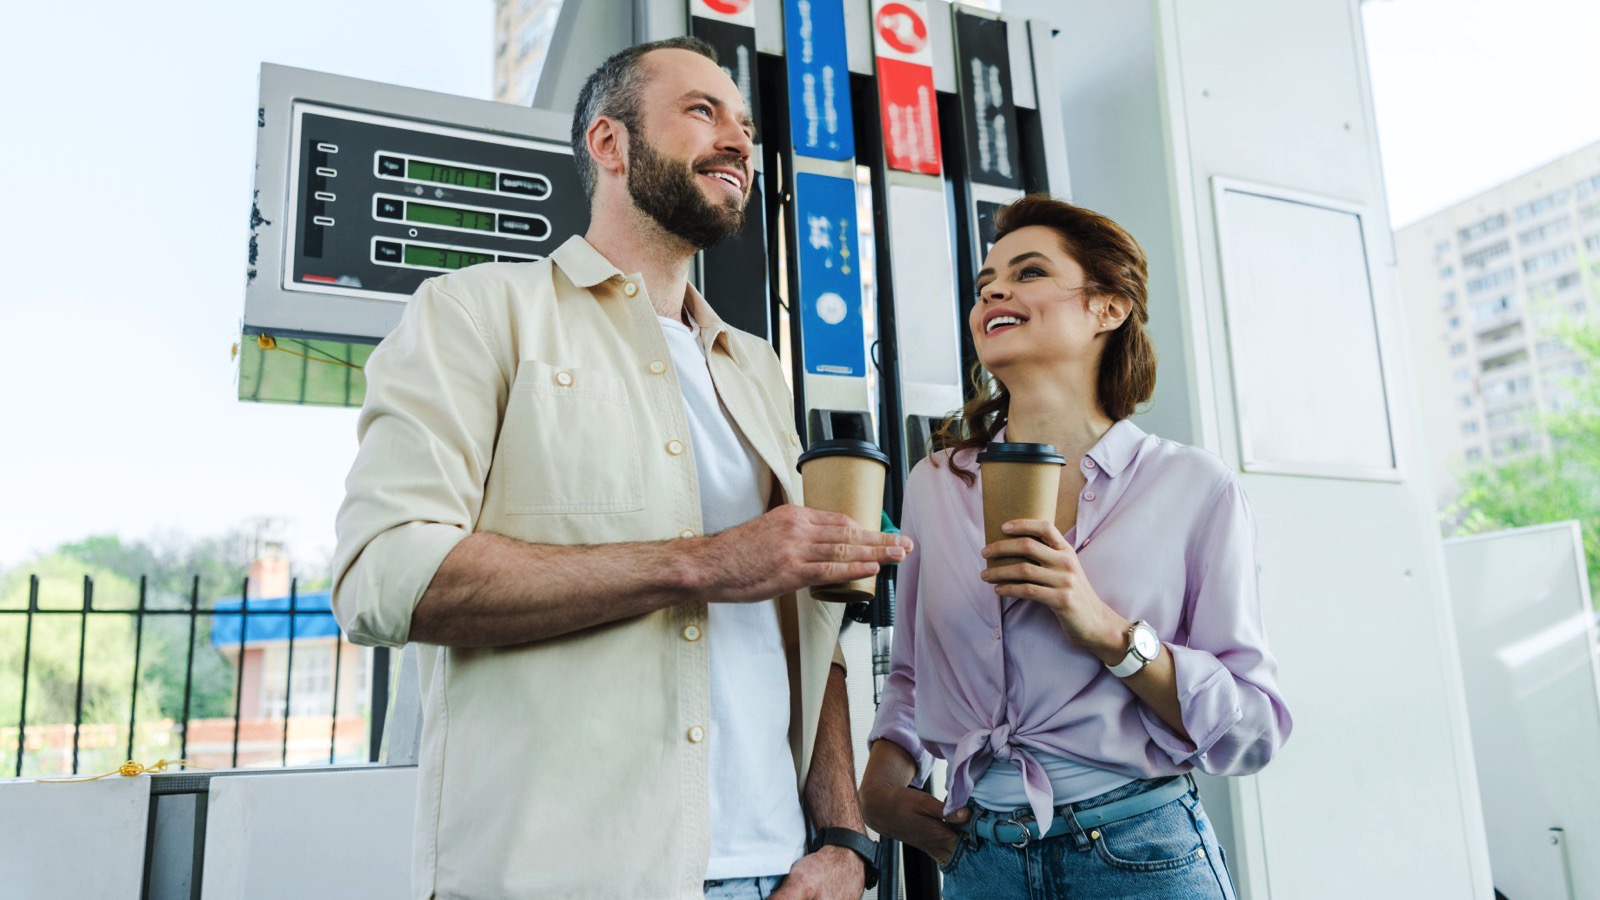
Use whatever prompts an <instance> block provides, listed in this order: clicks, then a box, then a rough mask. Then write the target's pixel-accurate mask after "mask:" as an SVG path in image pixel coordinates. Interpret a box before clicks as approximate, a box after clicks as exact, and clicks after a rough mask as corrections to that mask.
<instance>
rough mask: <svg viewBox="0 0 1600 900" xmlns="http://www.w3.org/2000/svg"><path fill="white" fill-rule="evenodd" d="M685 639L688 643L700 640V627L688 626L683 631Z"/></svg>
mask: <svg viewBox="0 0 1600 900" xmlns="http://www.w3.org/2000/svg"><path fill="white" fill-rule="evenodd" d="M683 639H684V640H686V641H698V640H700V626H698V625H686V626H684V629H683Z"/></svg>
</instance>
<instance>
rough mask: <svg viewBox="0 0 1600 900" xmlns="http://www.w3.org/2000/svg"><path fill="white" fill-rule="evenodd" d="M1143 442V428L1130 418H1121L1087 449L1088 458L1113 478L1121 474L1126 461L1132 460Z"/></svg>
mask: <svg viewBox="0 0 1600 900" xmlns="http://www.w3.org/2000/svg"><path fill="white" fill-rule="evenodd" d="M1143 442H1144V429H1142V428H1140V427H1139V426H1137V425H1135V424H1133V420H1132V419H1122V420H1120V421H1117V422H1115V423H1113V424H1112V426H1111V427H1110V428H1109V429H1107V430H1106V433H1105V434H1103V435H1101V436H1100V441H1099V442H1098V443H1096V444H1095V445H1094V447H1092V448H1091V449H1090V450H1089V458H1090V459H1092V460H1094V461H1095V464H1096V465H1098V466H1099V467H1100V471H1102V472H1104V473H1106V474H1107V475H1109V476H1111V477H1112V478H1115V477H1117V476H1118V475H1120V474H1122V470H1123V469H1126V468H1127V467H1128V463H1131V462H1133V457H1134V455H1135V454H1137V453H1138V452H1139V445H1140V444H1141V443H1143Z"/></svg>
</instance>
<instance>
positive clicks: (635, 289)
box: [622, 281, 639, 297]
mask: <svg viewBox="0 0 1600 900" xmlns="http://www.w3.org/2000/svg"><path fill="white" fill-rule="evenodd" d="M622 292H623V293H624V294H627V295H628V296H629V297H632V296H633V295H634V294H637V293H639V286H638V285H637V284H634V283H633V282H631V281H624V282H623V283H622Z"/></svg>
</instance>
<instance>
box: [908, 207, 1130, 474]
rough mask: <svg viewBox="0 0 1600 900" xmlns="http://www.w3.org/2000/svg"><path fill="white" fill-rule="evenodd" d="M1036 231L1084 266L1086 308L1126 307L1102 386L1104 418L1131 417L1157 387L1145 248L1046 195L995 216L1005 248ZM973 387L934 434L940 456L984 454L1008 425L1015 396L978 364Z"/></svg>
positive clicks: (1102, 220) (1107, 354) (1106, 357)
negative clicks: (1100, 301)
mask: <svg viewBox="0 0 1600 900" xmlns="http://www.w3.org/2000/svg"><path fill="white" fill-rule="evenodd" d="M1031 225H1042V226H1044V227H1045V228H1049V229H1051V230H1052V231H1054V232H1055V233H1056V234H1057V236H1059V237H1060V239H1061V248H1062V249H1063V250H1065V251H1066V252H1067V253H1068V255H1070V256H1071V257H1072V258H1073V259H1075V260H1077V262H1078V265H1080V266H1082V267H1083V278H1084V286H1085V288H1087V290H1085V291H1084V292H1083V294H1084V299H1083V302H1084V303H1088V302H1089V297H1090V296H1091V295H1094V296H1100V297H1113V298H1117V299H1121V300H1124V301H1126V302H1127V304H1128V310H1129V311H1128V318H1127V320H1126V321H1124V322H1123V323H1122V324H1121V325H1120V326H1118V328H1117V329H1116V330H1115V331H1114V332H1112V333H1111V334H1110V335H1109V336H1108V337H1107V339H1106V346H1105V350H1104V352H1103V353H1102V355H1101V357H1100V375H1099V378H1098V381H1097V385H1096V394H1097V397H1098V399H1099V401H1100V406H1101V408H1102V409H1104V410H1105V413H1106V415H1108V416H1110V417H1111V419H1112V421H1119V420H1121V419H1126V418H1127V417H1128V416H1131V415H1133V413H1134V410H1135V408H1136V407H1138V405H1139V404H1141V403H1144V402H1145V401H1147V400H1149V399H1150V395H1151V394H1152V393H1153V392H1154V391H1155V387H1156V349H1155V346H1154V345H1152V344H1151V343H1150V337H1149V335H1147V334H1145V323H1146V322H1148V321H1149V320H1150V304H1149V293H1148V291H1147V288H1146V284H1145V282H1146V280H1147V279H1148V278H1149V267H1148V265H1147V264H1146V262H1145V256H1144V250H1143V249H1142V248H1141V247H1140V246H1139V242H1138V241H1136V240H1134V239H1133V235H1131V234H1129V233H1128V232H1127V231H1126V230H1124V229H1123V227H1122V226H1121V225H1118V224H1117V223H1116V222H1113V221H1111V220H1110V219H1108V218H1106V217H1105V216H1102V215H1100V214H1099V213H1097V212H1094V211H1093V210H1088V209H1084V208H1083V207H1081V206H1073V205H1072V204H1070V203H1067V202H1065V201H1062V200H1056V199H1054V198H1053V197H1050V196H1049V195H1047V194H1029V195H1028V196H1026V197H1023V198H1022V199H1021V200H1017V201H1015V202H1013V203H1011V204H1009V205H1007V206H1005V207H1003V208H1001V210H1000V212H999V214H998V215H997V216H995V228H994V240H995V242H999V241H1000V239H1001V238H1004V237H1005V236H1006V235H1008V234H1010V233H1012V232H1013V231H1016V230H1018V229H1021V228H1027V227H1029V226H1031ZM972 386H973V396H972V399H971V400H968V401H967V403H966V405H965V406H964V407H963V408H962V410H961V412H960V413H959V414H958V415H956V416H952V417H951V418H949V419H946V420H945V421H944V422H943V423H942V424H941V425H940V426H939V430H938V432H937V433H936V434H935V435H934V440H933V447H934V449H935V450H936V451H937V450H945V449H951V450H954V451H955V452H956V453H959V452H961V451H962V450H966V449H968V448H979V449H981V448H982V447H983V446H984V445H986V444H988V443H989V442H990V441H991V440H993V439H994V436H995V434H996V433H997V432H999V431H1000V429H1001V428H1003V427H1005V424H1006V421H1007V418H1008V415H1009V412H1010V408H1011V394H1010V393H1009V392H1008V391H1007V390H1006V387H1005V385H1003V384H1001V383H1000V382H999V381H998V380H996V379H994V378H991V377H989V375H988V373H986V372H984V370H983V366H982V365H981V364H976V365H974V366H973V367H972ZM951 456H952V460H951V464H950V465H951V468H952V469H954V470H955V473H956V475H957V476H958V477H960V478H961V480H962V481H964V482H966V483H967V485H968V486H971V485H972V483H973V481H974V480H975V476H974V475H973V473H972V472H971V471H969V470H967V469H964V468H962V467H961V466H958V465H956V464H955V462H954V459H953V457H954V453H952V454H951ZM935 465H937V462H935Z"/></svg>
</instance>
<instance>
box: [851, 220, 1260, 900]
mask: <svg viewBox="0 0 1600 900" xmlns="http://www.w3.org/2000/svg"><path fill="white" fill-rule="evenodd" d="M995 225H996V229H995V232H996V233H995V236H996V242H995V244H994V247H993V249H992V250H991V251H990V252H989V255H988V258H987V260H986V261H985V263H984V267H983V269H982V271H980V272H979V273H978V278H977V294H978V297H977V302H976V304H975V305H974V306H973V309H972V313H971V315H970V316H969V317H968V327H969V328H970V329H971V331H972V340H973V343H974V344H975V346H976V348H977V352H978V358H979V360H980V361H981V363H982V368H983V370H987V372H988V374H989V375H990V376H992V380H986V379H982V378H981V376H980V377H977V378H976V380H977V382H978V396H977V397H976V398H975V399H973V400H972V401H971V402H970V403H968V404H967V406H966V408H965V409H964V410H963V412H962V414H961V416H960V417H959V418H957V419H956V420H954V421H953V422H952V423H950V424H949V425H948V426H947V427H946V429H945V430H944V431H943V432H942V434H941V437H943V438H944V440H943V441H942V443H943V445H944V447H945V449H942V450H940V451H939V452H937V453H935V454H934V455H933V456H932V457H930V458H929V459H928V460H926V461H924V462H923V463H922V464H919V465H918V466H917V467H916V469H915V471H913V472H912V474H911V478H910V480H909V482H908V484H907V487H906V499H905V509H904V516H903V520H904V521H903V527H904V530H905V532H906V534H907V535H908V536H910V537H911V538H912V539H913V540H914V541H915V549H914V550H913V551H911V553H910V554H909V555H908V556H907V558H906V560H905V561H904V562H903V563H902V564H901V565H900V574H899V592H898V597H899V606H898V621H897V622H896V625H897V628H896V629H895V632H896V633H895V645H894V653H893V668H892V672H891V674H890V676H889V678H888V680H887V683H886V686H885V689H884V693H883V701H882V705H881V706H880V707H879V710H878V718H877V722H876V724H875V726H874V728H873V730H872V735H871V740H872V741H873V743H872V751H871V757H870V759H869V761H868V764H867V770H866V774H865V776H864V778H863V781H862V787H861V803H862V809H863V812H864V813H865V815H866V818H867V822H868V824H870V825H871V826H872V827H873V828H875V829H876V830H878V831H879V832H882V833H884V834H887V835H889V836H891V837H895V838H898V839H899V840H901V841H903V842H905V843H907V844H911V845H913V846H915V847H918V848H920V849H922V850H924V851H925V852H927V853H928V854H930V855H931V856H932V857H933V858H934V859H935V860H936V861H938V862H939V863H940V868H941V871H943V872H944V873H945V880H944V896H945V897H947V898H951V900H961V898H968V897H997V898H1011V897H1030V896H1032V897H1039V896H1067V895H1068V893H1067V892H1068V890H1071V891H1072V893H1070V896H1074V897H1079V896H1082V897H1095V898H1109V897H1138V898H1153V897H1173V898H1177V897H1182V898H1194V897H1223V898H1228V900H1232V898H1233V896H1234V894H1233V888H1232V884H1231V882H1230V880H1229V877H1228V874H1227V870H1226V867H1225V861H1224V860H1223V858H1222V854H1221V852H1220V851H1219V849H1218V846H1217V843H1216V840H1215V836H1214V835H1213V833H1212V830H1211V827H1210V824H1209V822H1208V821H1207V819H1206V814H1205V811H1204V809H1203V808H1202V807H1201V805H1200V801H1199V797H1198V795H1197V794H1196V792H1195V791H1194V785H1193V781H1192V779H1191V778H1190V777H1189V776H1188V775H1187V773H1188V772H1189V771H1190V770H1191V769H1195V768H1198V769H1200V770H1201V771H1204V772H1207V773H1209V774H1213V775H1246V774H1250V773H1252V772H1256V771H1258V770H1259V769H1261V767H1262V766H1264V765H1266V763H1267V762H1268V760H1270V759H1271V758H1272V755H1273V753H1275V752H1276V751H1277V749H1278V748H1279V747H1280V746H1282V744H1283V742H1284V740H1285V739H1286V738H1287V737H1288V735H1289V730H1290V727H1291V721H1290V717H1289V712H1288V709H1287V708H1286V707H1285V705H1284V702H1283V700H1282V698H1281V697H1280V696H1279V694H1278V688H1277V679H1276V673H1277V662H1276V661H1275V660H1274V659H1273V657H1272V654H1271V653H1270V652H1269V651H1268V649H1267V643H1266V636H1265V634H1264V632H1263V630H1262V626H1261V616H1260V604H1259V602H1258V599H1257V596H1256V562H1255V548H1254V541H1255V534H1254V524H1253V522H1252V519H1251V516H1250V510H1249V506H1248V505H1247V504H1246V502H1245V497H1244V494H1243V492H1242V491H1241V490H1240V488H1239V484H1238V481H1237V480H1236V479H1235V478H1234V475H1233V472H1232V471H1231V470H1230V469H1229V468H1228V467H1226V466H1225V465H1224V464H1223V463H1222V461H1221V460H1219V459H1218V458H1217V457H1215V456H1213V455H1211V454H1209V453H1206V452H1203V451H1200V450H1196V449H1194V448H1192V447H1187V446H1184V445H1181V444H1175V443H1173V442H1171V441H1166V440H1162V439H1161V438H1158V437H1155V436H1153V435H1148V434H1145V433H1144V432H1143V431H1141V430H1140V429H1139V427H1138V426H1136V425H1134V424H1133V423H1132V422H1131V421H1129V420H1128V418H1127V417H1128V416H1129V415H1131V414H1132V413H1133V412H1134V408H1135V406H1137V405H1138V404H1139V403H1142V402H1144V401H1146V400H1148V399H1149V398H1150V394H1151V391H1152V390H1153V388H1154V386H1155V352H1154V350H1153V348H1152V347H1151V344H1150V341H1149V338H1148V337H1147V336H1146V335H1145V330H1144V329H1145V323H1146V321H1147V318H1148V312H1147V295H1146V288H1145V279H1146V265H1145V258H1144V252H1143V251H1142V250H1141V249H1140V248H1139V245H1138V243H1137V242H1136V241H1134V239H1133V238H1132V237H1131V236H1129V235H1128V233H1127V232H1125V231H1124V230H1123V229H1122V228H1121V227H1119V226H1118V225H1117V224H1116V223H1115V222H1112V221H1111V220H1110V219H1108V218H1106V217H1104V216H1101V215H1098V214H1096V213H1093V212H1091V211H1089V210H1086V209H1081V208H1078V207H1075V206H1072V205H1070V204H1067V203H1063V202H1060V201H1057V200H1053V199H1050V198H1048V197H1044V196H1030V197H1027V198H1024V199H1022V200H1019V201H1017V202H1015V203H1013V204H1011V205H1010V206H1008V207H1006V208H1005V209H1003V210H1002V211H1001V212H1000V214H999V216H998V217H997V219H996V223H995ZM977 374H978V373H975V375H977ZM991 442H993V443H999V442H1026V443H1043V444H1053V445H1054V446H1055V447H1056V448H1057V449H1058V450H1059V451H1060V452H1061V453H1062V454H1063V455H1064V456H1065V457H1066V459H1067V465H1066V466H1065V467H1064V468H1063V469H1062V475H1061V488H1060V493H1059V495H1058V503H1057V510H1058V511H1057V513H1056V520H1055V521H1054V522H1046V521H1029V520H1018V521H1014V522H1010V523H1007V525H1006V526H1005V531H1006V532H1007V534H1008V537H1007V538H1006V539H1005V540H1001V541H998V542H996V543H994V544H990V545H988V546H984V537H983V536H984V528H983V506H982V500H981V497H982V494H981V486H980V484H979V482H978V478H977V465H976V461H975V460H976V456H977V453H978V451H980V450H983V449H984V448H985V447H986V446H988V445H990V444H991ZM1018 556H1021V557H1026V558H1027V559H1029V560H1031V562H1024V563H1019V564H1013V565H997V566H995V567H987V565H986V563H985V559H987V558H989V557H1018ZM933 756H938V757H940V758H942V759H944V760H946V762H947V764H948V770H947V778H948V781H947V784H946V790H947V796H948V802H947V803H943V804H941V803H940V802H939V801H937V800H935V799H934V798H933V797H931V796H929V795H928V794H925V793H923V792H921V791H919V790H916V789H915V788H913V787H908V785H913V784H920V783H921V782H922V781H923V780H924V779H925V778H926V776H927V773H928V771H929V769H930V768H931V766H932V757H933Z"/></svg>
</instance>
